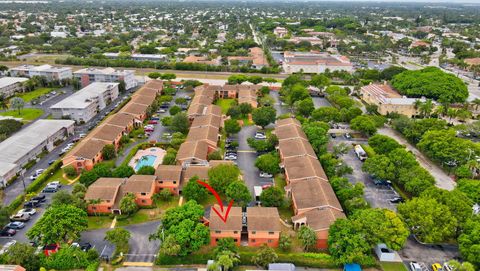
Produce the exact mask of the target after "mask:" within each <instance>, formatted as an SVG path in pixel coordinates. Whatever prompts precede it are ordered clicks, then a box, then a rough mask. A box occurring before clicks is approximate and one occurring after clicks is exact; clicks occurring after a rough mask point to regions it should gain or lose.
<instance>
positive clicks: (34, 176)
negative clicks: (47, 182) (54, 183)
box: [28, 174, 37, 181]
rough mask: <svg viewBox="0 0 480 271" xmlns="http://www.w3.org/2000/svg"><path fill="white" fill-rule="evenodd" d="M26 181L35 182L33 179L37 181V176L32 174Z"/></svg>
mask: <svg viewBox="0 0 480 271" xmlns="http://www.w3.org/2000/svg"><path fill="white" fill-rule="evenodd" d="M28 179H30V181H35V179H37V175H35V174H33V175H32V176H30V177H28Z"/></svg>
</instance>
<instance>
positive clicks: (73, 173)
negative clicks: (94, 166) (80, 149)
mask: <svg viewBox="0 0 480 271" xmlns="http://www.w3.org/2000/svg"><path fill="white" fill-rule="evenodd" d="M63 173H65V175H67V176H68V177H70V178H74V177H76V176H77V170H76V169H75V168H74V167H73V166H66V167H64V168H63Z"/></svg>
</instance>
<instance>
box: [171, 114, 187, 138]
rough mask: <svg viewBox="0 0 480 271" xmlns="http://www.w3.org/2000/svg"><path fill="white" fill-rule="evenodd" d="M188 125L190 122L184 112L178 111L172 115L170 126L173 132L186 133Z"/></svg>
mask: <svg viewBox="0 0 480 271" xmlns="http://www.w3.org/2000/svg"><path fill="white" fill-rule="evenodd" d="M189 127H190V122H189V121H188V117H187V115H186V114H185V113H178V114H176V115H175V116H173V117H172V124H171V126H170V128H171V129H172V130H173V131H175V132H180V133H182V134H187V133H188V129H189Z"/></svg>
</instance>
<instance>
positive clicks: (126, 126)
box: [62, 80, 163, 172]
mask: <svg viewBox="0 0 480 271" xmlns="http://www.w3.org/2000/svg"><path fill="white" fill-rule="evenodd" d="M110 84H111V83H110ZM91 85H92V84H91ZM162 90H163V83H161V81H158V80H152V81H148V82H147V83H146V84H145V85H144V86H142V87H141V88H140V89H139V90H137V91H136V92H135V93H134V95H133V96H132V99H133V97H135V96H147V97H150V100H151V103H153V102H154V101H155V97H156V96H157V95H158V94H159V93H161V92H162ZM147 109H148V105H144V104H137V103H135V102H134V101H129V102H128V103H127V105H125V106H124V107H123V108H122V109H121V110H120V111H119V112H118V113H116V114H114V115H113V116H111V117H109V118H108V119H107V120H106V121H105V122H104V123H103V124H102V125H101V126H98V127H96V128H95V129H94V130H93V131H92V132H90V134H89V135H87V136H86V137H85V138H84V139H83V140H82V141H81V142H80V143H79V144H77V146H75V147H74V148H73V149H72V150H71V151H70V152H69V153H67V155H65V157H64V158H63V159H62V161H63V166H64V167H65V166H69V165H71V166H73V167H74V168H75V169H76V170H77V172H81V171H83V170H91V169H92V168H93V166H94V165H95V164H97V163H99V162H102V161H103V157H102V149H103V147H104V146H105V145H107V144H113V145H115V146H116V147H117V148H118V146H119V142H120V139H121V137H122V136H123V135H126V134H128V133H129V132H130V131H131V130H132V129H133V128H135V127H137V126H139V125H141V124H142V122H143V120H144V119H145V117H146V115H147Z"/></svg>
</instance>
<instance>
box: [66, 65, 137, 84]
mask: <svg viewBox="0 0 480 271" xmlns="http://www.w3.org/2000/svg"><path fill="white" fill-rule="evenodd" d="M73 76H74V77H75V78H77V79H79V80H80V83H81V84H82V86H83V87H85V86H87V85H88V84H90V83H93V82H111V83H115V82H116V83H118V82H120V81H123V82H125V89H131V88H134V87H136V86H137V80H136V79H135V72H134V71H132V70H116V69H113V68H105V69H97V68H85V69H80V70H77V71H75V72H74V73H73Z"/></svg>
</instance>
